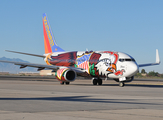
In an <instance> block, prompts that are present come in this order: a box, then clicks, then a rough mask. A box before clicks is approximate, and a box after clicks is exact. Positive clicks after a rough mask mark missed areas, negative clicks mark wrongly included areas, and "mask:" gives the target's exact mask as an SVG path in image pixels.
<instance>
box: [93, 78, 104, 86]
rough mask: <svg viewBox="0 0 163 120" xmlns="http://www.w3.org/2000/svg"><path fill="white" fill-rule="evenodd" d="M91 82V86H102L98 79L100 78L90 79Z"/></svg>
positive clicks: (100, 80)
mask: <svg viewBox="0 0 163 120" xmlns="http://www.w3.org/2000/svg"><path fill="white" fill-rule="evenodd" d="M92 82H93V85H97V84H98V85H102V79H100V78H98V79H97V78H93V79H92Z"/></svg>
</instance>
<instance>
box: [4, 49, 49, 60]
mask: <svg viewBox="0 0 163 120" xmlns="http://www.w3.org/2000/svg"><path fill="white" fill-rule="evenodd" d="M5 51H7V52H12V53H19V54H24V55H31V56H36V57H42V58H45V57H46V56H44V55H37V54H31V53H24V52H17V51H11V50H5Z"/></svg>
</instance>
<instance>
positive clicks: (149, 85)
mask: <svg viewBox="0 0 163 120" xmlns="http://www.w3.org/2000/svg"><path fill="white" fill-rule="evenodd" d="M73 85H76V86H90V87H91V86H97V87H98V86H108V87H109V86H115V87H119V84H118V83H117V84H116V83H115V84H103V85H92V84H73ZM124 87H148V88H163V85H159V84H158V85H155V84H153V85H152V84H132V83H131V84H130V83H126V84H125V86H124Z"/></svg>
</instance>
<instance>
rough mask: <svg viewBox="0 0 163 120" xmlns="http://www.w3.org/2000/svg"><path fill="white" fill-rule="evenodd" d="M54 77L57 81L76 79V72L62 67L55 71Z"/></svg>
mask: <svg viewBox="0 0 163 120" xmlns="http://www.w3.org/2000/svg"><path fill="white" fill-rule="evenodd" d="M55 77H56V78H57V79H58V80H59V81H64V82H72V81H74V80H75V79H76V72H75V71H73V70H71V69H69V68H62V69H59V70H57V71H56V72H55Z"/></svg>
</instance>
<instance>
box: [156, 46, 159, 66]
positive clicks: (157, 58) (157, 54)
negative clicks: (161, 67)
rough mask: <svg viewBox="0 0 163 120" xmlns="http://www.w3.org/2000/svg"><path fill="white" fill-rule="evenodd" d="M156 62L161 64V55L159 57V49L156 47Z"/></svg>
mask: <svg viewBox="0 0 163 120" xmlns="http://www.w3.org/2000/svg"><path fill="white" fill-rule="evenodd" d="M156 63H158V64H160V57H159V53H158V49H156Z"/></svg>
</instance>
